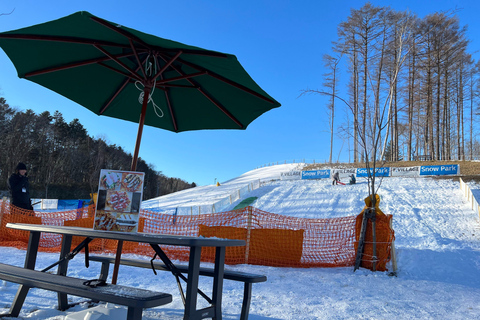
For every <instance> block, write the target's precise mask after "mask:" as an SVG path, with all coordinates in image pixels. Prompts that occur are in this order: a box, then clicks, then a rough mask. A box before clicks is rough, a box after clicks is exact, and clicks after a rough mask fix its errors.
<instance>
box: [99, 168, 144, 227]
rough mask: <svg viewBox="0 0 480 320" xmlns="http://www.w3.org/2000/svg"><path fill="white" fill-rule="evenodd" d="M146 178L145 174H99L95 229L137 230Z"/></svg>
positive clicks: (115, 171)
mask: <svg viewBox="0 0 480 320" xmlns="http://www.w3.org/2000/svg"><path fill="white" fill-rule="evenodd" d="M144 177H145V174H144V173H143V172H132V171H119V170H108V169H102V170H101V171H100V180H99V182H98V196H97V205H96V208H95V223H94V225H93V229H95V230H107V231H120V232H137V231H138V221H139V212H140V205H141V203H142V197H143V181H144Z"/></svg>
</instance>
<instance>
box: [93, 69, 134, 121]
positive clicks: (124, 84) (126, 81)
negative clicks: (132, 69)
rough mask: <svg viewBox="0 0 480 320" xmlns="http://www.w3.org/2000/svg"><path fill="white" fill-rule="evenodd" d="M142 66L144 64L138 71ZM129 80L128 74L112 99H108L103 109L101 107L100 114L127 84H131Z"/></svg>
mask: <svg viewBox="0 0 480 320" xmlns="http://www.w3.org/2000/svg"><path fill="white" fill-rule="evenodd" d="M141 67H142V66H141V65H139V66H138V68H137V70H136V71H138V69H140V68H141ZM116 71H118V70H116ZM129 82H130V77H128V75H127V79H126V80H125V81H124V83H123V84H122V85H121V86H120V87H119V88H118V90H117V91H116V92H115V93H114V94H113V95H112V97H111V98H110V100H108V102H107V103H106V104H105V105H104V106H103V107H102V109H100V111H99V114H100V115H102V114H103V113H104V112H105V111H106V110H107V108H108V107H109V106H110V104H111V103H112V102H113V100H115V98H116V97H117V96H118V95H119V94H120V92H122V90H123V89H125V87H126V86H127V84H129Z"/></svg>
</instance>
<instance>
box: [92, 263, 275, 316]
mask: <svg viewBox="0 0 480 320" xmlns="http://www.w3.org/2000/svg"><path fill="white" fill-rule="evenodd" d="M89 260H90V261H97V262H101V263H102V267H101V271H100V276H99V278H100V279H103V280H106V279H107V277H108V271H109V266H110V264H114V263H115V257H113V256H98V255H90V257H89ZM120 264H121V265H125V266H132V267H139V268H147V269H151V268H152V263H151V262H150V261H148V260H141V259H127V258H122V259H121V260H120ZM153 267H154V268H155V270H160V271H171V270H170V269H169V268H167V266H166V265H165V264H163V263H161V262H159V261H155V262H153ZM175 267H176V269H177V270H178V271H180V272H182V273H187V272H188V266H185V265H178V264H175ZM199 273H200V275H201V276H207V277H213V276H214V270H213V269H212V268H205V267H201V268H200V269H199ZM223 278H224V279H227V280H232V281H239V282H243V283H244V288H243V302H242V311H241V314H240V320H247V319H248V315H249V310H250V302H251V298H252V283H259V282H265V281H267V277H266V276H264V275H259V274H253V273H246V272H239V271H232V270H224V274H223Z"/></svg>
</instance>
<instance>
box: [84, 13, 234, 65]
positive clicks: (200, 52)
mask: <svg viewBox="0 0 480 320" xmlns="http://www.w3.org/2000/svg"><path fill="white" fill-rule="evenodd" d="M90 19H92V20H93V21H95V22H98V23H99V24H101V25H103V26H104V27H106V28H108V29H110V30H112V31H114V32H116V33H118V34H121V35H122V36H124V37H126V38H128V39H130V40H133V41H136V42H138V43H139V44H141V45H142V46H144V47H146V48H148V49H150V50H152V49H156V50H159V51H165V52H170V51H177V50H178V49H168V48H163V47H158V46H155V45H150V44H148V43H146V42H145V41H143V40H142V39H140V38H139V37H137V36H135V35H133V34H132V33H130V32H128V31H126V30H124V29H121V28H119V27H115V26H114V25H112V24H110V23H109V22H107V21H106V20H103V19H101V18H98V17H90ZM182 50H183V51H184V53H188V54H195V55H202V56H209V57H219V58H227V57H228V55H227V54H225V53H221V52H215V51H210V50H192V49H182Z"/></svg>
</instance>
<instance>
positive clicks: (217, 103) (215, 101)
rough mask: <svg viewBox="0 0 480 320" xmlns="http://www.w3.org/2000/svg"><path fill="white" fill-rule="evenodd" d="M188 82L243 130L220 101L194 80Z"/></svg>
mask: <svg viewBox="0 0 480 320" xmlns="http://www.w3.org/2000/svg"><path fill="white" fill-rule="evenodd" d="M160 57H161V58H162V59H165V58H164V57H163V56H160ZM172 68H173V69H174V70H175V71H177V72H178V73H179V74H180V75H183V76H185V74H183V72H182V71H180V70H178V69H177V68H176V67H175V66H172ZM185 80H187V81H188V82H190V84H191V85H193V86H195V87H196V88H197V90H198V91H199V92H200V93H201V94H202V95H203V96H205V98H207V99H208V100H210V102H211V103H213V104H214V105H215V106H216V107H217V108H218V109H220V110H221V111H222V112H223V113H224V114H225V115H226V116H227V117H229V118H230V119H231V120H232V121H233V122H235V123H236V124H237V125H238V126H239V127H240V128H242V129H243V124H242V123H241V122H240V121H239V120H238V119H237V118H235V116H234V115H233V114H231V113H230V112H229V111H228V110H227V109H226V108H225V107H224V106H223V105H222V104H221V103H220V102H219V101H217V100H215V99H214V98H213V97H211V96H210V95H209V94H208V93H207V92H205V91H203V90H202V88H201V87H200V85H199V84H198V83H197V82H196V81H194V80H193V79H188V78H187V79H185Z"/></svg>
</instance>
